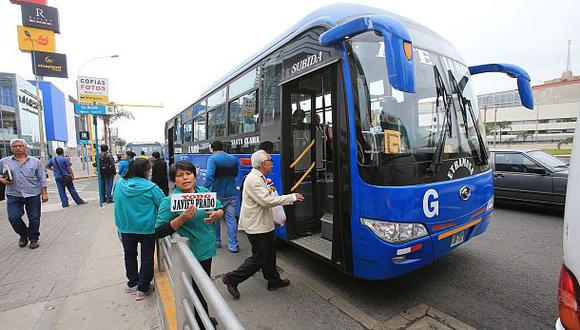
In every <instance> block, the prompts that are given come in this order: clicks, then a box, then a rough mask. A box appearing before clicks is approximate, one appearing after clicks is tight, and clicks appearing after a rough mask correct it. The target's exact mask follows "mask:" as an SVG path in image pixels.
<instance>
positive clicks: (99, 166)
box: [77, 55, 119, 207]
mask: <svg viewBox="0 0 580 330" xmlns="http://www.w3.org/2000/svg"><path fill="white" fill-rule="evenodd" d="M117 57H119V55H110V56H98V57H93V58H91V59H89V60H87V61H85V62H83V64H81V66H80V67H79V71H78V72H77V96H78V97H79V101H80V96H79V95H78V94H79V93H78V92H79V90H78V82H79V78H80V75H81V70H82V68H83V67H84V66H85V65H86V64H87V63H89V62H92V61H94V60H98V59H103V58H117ZM92 117H93V123H91V124H93V125H95V145H96V148H94V147H93V144H92V143H91V151H92V154H93V155H95V158H96V163H97V182H98V183H99V207H102V206H103V191H101V189H102V188H104V187H101V186H104V184H101V170H100V169H101V160H100V158H99V133H98V128H97V117H96V116H92ZM89 121H90V119H89ZM95 149H96V150H95Z"/></svg>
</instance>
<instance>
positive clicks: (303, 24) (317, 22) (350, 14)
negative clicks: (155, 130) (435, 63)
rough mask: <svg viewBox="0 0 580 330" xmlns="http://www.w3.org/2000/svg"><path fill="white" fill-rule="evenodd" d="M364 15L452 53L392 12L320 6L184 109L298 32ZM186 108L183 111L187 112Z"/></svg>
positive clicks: (354, 6) (420, 27) (432, 34)
mask: <svg viewBox="0 0 580 330" xmlns="http://www.w3.org/2000/svg"><path fill="white" fill-rule="evenodd" d="M364 15H387V16H392V17H395V18H397V19H399V20H400V21H401V22H403V24H404V25H405V26H406V27H407V28H410V29H411V30H412V31H410V32H416V33H411V36H412V38H415V37H416V36H418V35H420V36H428V37H430V38H434V39H437V40H438V41H439V42H444V43H446V44H447V45H448V47H447V48H452V49H453V50H454V48H453V46H451V44H450V43H449V42H448V41H447V40H445V39H444V38H442V37H441V36H440V35H438V34H437V33H435V32H434V31H433V30H431V29H429V28H427V27H425V26H423V25H421V24H419V23H417V22H414V21H412V20H410V19H408V18H405V17H402V16H399V15H397V14H394V13H392V12H389V11H386V10H383V9H379V8H375V7H370V6H364V5H357V4H334V5H329V6H324V7H321V8H319V9H317V10H315V11H313V12H311V13H310V14H308V15H307V16H306V17H304V18H303V19H302V20H300V21H299V22H298V23H296V24H295V25H294V26H292V27H291V28H290V29H288V30H287V31H286V32H284V33H282V34H281V35H280V36H278V37H277V38H276V39H274V40H273V41H272V42H270V43H269V44H268V45H266V46H265V47H264V48H262V49H260V50H259V51H258V52H256V53H255V54H253V55H252V56H250V57H249V58H248V59H246V60H245V61H244V62H242V63H241V64H240V65H238V66H237V67H236V68H234V69H233V70H231V71H230V72H228V73H227V74H226V75H225V76H223V77H222V78H220V79H219V80H218V81H216V82H215V83H213V84H212V85H210V87H208V88H207V89H206V90H205V91H204V92H203V93H202V94H201V95H200V97H199V98H198V99H196V101H195V102H194V103H192V104H190V105H189V106H188V107H187V108H189V107H191V106H193V105H194V104H195V103H196V102H198V101H199V100H201V99H203V98H205V97H207V96H209V94H211V93H212V92H214V91H215V90H216V89H217V88H218V87H220V86H222V85H224V84H226V83H227V82H228V81H230V80H231V79H233V78H235V77H236V76H238V75H239V74H241V73H243V72H244V71H246V70H247V69H249V68H251V67H252V66H254V65H255V64H256V63H258V62H260V61H261V60H263V59H264V58H265V57H266V56H268V55H269V54H271V53H272V52H273V51H275V50H276V49H278V48H280V47H282V46H284V45H285V44H286V43H287V42H289V41H290V40H292V39H293V38H294V37H296V36H298V35H299V34H301V33H302V32H304V31H306V30H308V29H310V28H312V27H315V26H323V27H326V28H332V27H335V26H337V25H339V24H342V23H344V22H347V21H350V20H352V19H355V18H357V17H360V16H364ZM449 46H451V47H449ZM456 56H458V55H455V56H453V57H456ZM187 108H185V109H187ZM182 111H183V110H182ZM182 111H180V112H179V113H178V114H177V115H176V116H178V115H179V114H181V112H182ZM172 118H175V116H173V117H172Z"/></svg>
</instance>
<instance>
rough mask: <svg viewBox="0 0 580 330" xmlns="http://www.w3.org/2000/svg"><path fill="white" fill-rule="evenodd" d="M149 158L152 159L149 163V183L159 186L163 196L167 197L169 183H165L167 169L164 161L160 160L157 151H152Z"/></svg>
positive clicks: (167, 173)
mask: <svg viewBox="0 0 580 330" xmlns="http://www.w3.org/2000/svg"><path fill="white" fill-rule="evenodd" d="M151 156H152V157H153V161H152V162H151V163H152V165H151V167H152V169H151V181H153V183H155V184H156V185H157V186H159V188H161V190H162V191H163V193H164V194H165V196H167V195H169V182H167V181H168V180H167V178H168V176H169V167H168V166H167V163H166V162H165V160H163V159H161V154H160V153H159V152H158V151H154V152H153V153H152V154H151Z"/></svg>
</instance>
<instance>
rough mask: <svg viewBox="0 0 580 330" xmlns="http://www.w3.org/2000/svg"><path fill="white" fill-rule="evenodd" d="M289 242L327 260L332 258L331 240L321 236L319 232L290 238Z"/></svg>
mask: <svg viewBox="0 0 580 330" xmlns="http://www.w3.org/2000/svg"><path fill="white" fill-rule="evenodd" d="M291 242H292V243H294V244H296V245H298V246H300V247H303V248H305V249H306V250H309V251H312V252H314V253H316V254H317V255H319V256H322V257H324V258H326V259H328V260H332V242H331V241H329V240H327V239H324V238H322V234H321V233H316V234H312V235H310V236H306V237H300V238H297V239H294V240H291Z"/></svg>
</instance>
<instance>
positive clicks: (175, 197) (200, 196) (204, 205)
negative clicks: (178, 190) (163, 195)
mask: <svg viewBox="0 0 580 330" xmlns="http://www.w3.org/2000/svg"><path fill="white" fill-rule="evenodd" d="M216 199H217V196H216V193H215V192H206V193H188V194H172V195H171V212H182V211H185V210H187V209H188V208H189V207H190V206H193V207H195V208H196V209H198V210H208V209H215V207H216Z"/></svg>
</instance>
